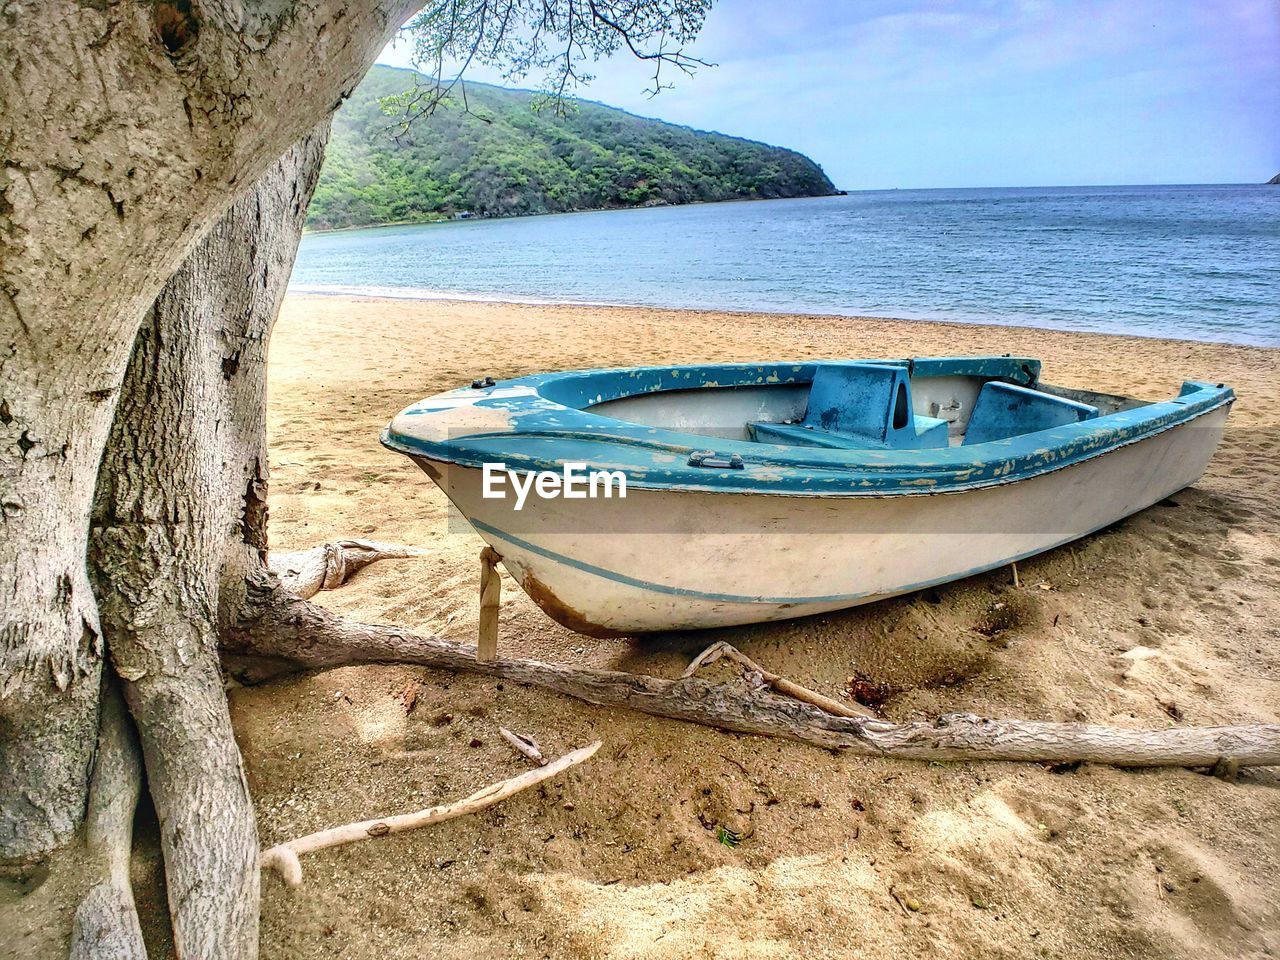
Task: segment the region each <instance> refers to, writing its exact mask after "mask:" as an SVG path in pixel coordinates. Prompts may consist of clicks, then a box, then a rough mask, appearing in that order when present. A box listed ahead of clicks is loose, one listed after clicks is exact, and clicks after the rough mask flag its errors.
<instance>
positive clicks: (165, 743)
mask: <svg viewBox="0 0 1280 960" xmlns="http://www.w3.org/2000/svg"><path fill="white" fill-rule="evenodd" d="M327 136H328V121H327V120H326V121H325V122H324V123H323V124H321V125H320V126H319V127H317V128H316V129H315V130H313V131H312V132H311V133H310V134H308V135H307V136H306V137H304V138H303V139H302V140H301V141H300V142H299V144H298V145H297V146H296V147H295V148H294V149H292V150H291V151H289V153H287V154H286V155H285V156H284V157H283V158H282V159H281V160H280V161H279V162H278V163H277V164H276V165H275V166H274V167H273V168H271V170H269V171H268V173H267V174H266V175H264V176H263V177H262V178H261V179H260V180H259V181H258V182H257V183H256V184H255V185H254V186H253V188H252V189H250V190H249V191H248V193H246V194H245V195H244V196H242V197H241V198H240V199H238V200H237V201H236V202H235V203H234V204H233V205H232V207H231V208H230V210H228V211H227V213H226V214H225V215H224V216H223V217H222V219H221V220H220V221H219V222H218V223H217V224H216V225H215V226H214V227H213V229H212V230H211V231H210V232H209V234H208V235H207V236H206V237H205V238H204V240H202V241H201V243H200V244H199V246H197V247H196V249H195V250H194V251H193V253H192V255H191V256H190V257H189V258H188V259H187V261H186V262H185V263H184V264H183V265H182V267H181V268H180V269H179V270H178V271H177V272H176V273H175V274H174V275H173V277H172V278H171V279H170V280H169V282H168V283H167V284H166V285H165V288H164V290H163V292H162V293H161V295H160V296H159V297H158V298H157V299H156V301H155V304H154V305H153V306H152V308H151V310H150V312H149V313H148V316H147V321H146V323H145V324H144V325H143V328H142V330H141V331H140V332H139V334H138V338H137V342H136V345H135V347H134V352H133V357H132V358H131V360H130V364H129V368H128V372H127V374H126V376H125V380H124V384H123V387H122V391H121V398H120V403H119V406H118V407H117V413H116V420H115V423H114V425H113V427H112V432H111V439H110V443H109V444H108V447H107V452H106V455H105V456H104V458H103V461H102V467H101V473H100V477H99V483H98V497H97V503H96V509H95V524H94V529H93V536H92V542H91V549H90V560H91V568H92V570H93V574H94V581H95V587H96V590H97V593H98V599H99V604H100V611H101V617H102V627H103V632H104V635H105V637H106V641H107V649H108V651H109V653H110V657H111V663H112V665H113V666H114V668H115V672H116V673H117V674H118V675H119V676H120V677H121V680H122V684H123V688H124V694H125V699H126V700H127V702H128V704H129V708H130V711H131V713H132V714H133V717H134V720H135V722H136V724H137V727H138V733H139V738H140V741H141V744H142V751H143V756H144V760H145V764H146V770H147V779H148V785H149V789H150V793H151V798H152V801H153V803H154V805H155V808H156V812H157V814H158V817H159V821H160V838H161V846H162V849H163V853H164V859H165V874H166V879H167V886H168V893H169V904H170V913H171V916H172V920H173V927H174V940H175V943H176V945H177V947H178V953H179V955H181V956H184V957H201V958H213V957H228V958H243V957H252V956H254V955H255V954H256V951H257V937H258V882H259V880H258V877H259V873H258V860H257V858H258V842H257V828H256V822H255V819H254V813H253V806H252V802H251V800H250V797H249V790H248V784H247V782H246V780H245V775H244V770H243V767H242V764H241V759H240V753H239V750H238V749H237V747H236V743H235V739H234V736H233V733H232V729H231V718H230V715H229V713H228V710H227V701H226V696H225V693H224V691H223V684H222V675H221V671H220V666H219V662H218V630H219V612H218V611H219V604H220V592H221V583H222V577H223V566H224V562H225V560H226V559H227V558H228V557H229V558H230V560H231V561H232V563H233V564H238V563H239V562H241V559H242V556H243V555H244V554H245V553H246V552H247V553H249V554H251V555H252V556H253V557H254V558H257V557H258V548H257V545H256V544H252V545H250V544H246V543H245V540H246V537H245V513H246V511H249V512H251V513H255V514H256V513H260V512H263V511H265V492H264V490H263V489H262V484H263V482H264V481H265V472H266V465H265V457H264V453H263V450H262V446H263V418H264V415H265V414H264V411H263V407H264V405H265V404H264V401H265V396H264V392H265V366H266V350H267V341H268V335H269V332H270V329H271V324H272V323H273V322H274V320H275V317H276V314H277V312H278V311H279V307H280V301H281V300H282V299H283V296H284V291H285V286H286V284H287V281H288V277H289V273H290V270H291V268H292V264H293V258H294V254H295V253H296V251H297V245H298V239H299V237H300V235H301V231H302V223H303V219H304V218H305V215H306V208H307V203H308V201H309V200H310V197H311V193H312V190H313V189H314V187H315V181H316V178H317V176H318V174H319V168H320V163H321V160H322V159H323V154H324V144H325V141H326V139H327ZM255 522H256V521H255ZM256 562H257V563H259V564H260V563H261V560H260V559H257V560H256Z"/></svg>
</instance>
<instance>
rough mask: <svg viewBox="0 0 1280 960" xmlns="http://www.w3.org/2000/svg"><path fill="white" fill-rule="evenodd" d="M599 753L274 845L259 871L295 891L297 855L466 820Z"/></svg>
mask: <svg viewBox="0 0 1280 960" xmlns="http://www.w3.org/2000/svg"><path fill="white" fill-rule="evenodd" d="M599 749H600V741H599V740H597V741H595V742H594V743H591V744H588V745H587V746H585V747H580V748H579V749H577V750H574V751H572V752H570V753H566V754H565V755H564V756H563V757H560V758H559V759H558V760H553V761H551V763H548V764H547V765H546V766H544V767H540V768H539V769H537V770H530V771H528V772H526V773H522V774H520V775H519V776H515V777H511V778H510V779H507V780H502V781H499V782H498V783H493V784H490V785H489V786H487V787H485V788H484V789H482V790H477V791H476V792H475V793H473V794H471V796H469V797H465V798H464V799H462V800H458V801H457V802H455V803H448V804H444V805H443V806H439V807H427V808H426V809H425V810H418V811H417V812H415V813H403V814H400V815H399V816H396V817H382V818H380V819H378V820H362V821H360V822H359V823H348V824H346V825H344V826H341V827H331V828H329V829H328V830H320V831H318V832H316V833H309V834H307V835H306V836H305V837H299V838H298V839H296V840H290V841H288V842H287V843H280V844H277V845H276V846H274V847H271V848H270V849H268V850H265V851H263V853H262V858H261V861H260V863H261V865H262V869H263V870H276V871H277V872H278V873H279V874H280V876H281V877H283V878H284V882H285V883H287V884H288V885H289V886H291V887H296V886H298V885H299V884H300V883H302V864H301V863H300V862H299V861H298V855H299V854H302V853H311V852H312V851H314V850H323V849H324V848H325V847H336V846H340V845H342V844H344V843H355V842H356V841H357V840H369V839H371V838H373V837H385V836H388V835H389V834H392V833H402V832H404V831H405V830H416V829H418V828H419V827H425V826H429V825H430V824H433V823H443V822H444V821H445V820H453V819H454V818H455V817H462V816H466V815H467V814H469V813H478V812H479V811H481V810H485V809H487V808H489V807H492V806H493V805H494V804H496V803H501V802H502V801H503V800H505V799H507V797H509V796H511V795H513V794H516V793H519V792H520V791H521V790H527V789H529V788H530V787H533V786H537V785H538V784H539V783H542V782H543V781H544V780H550V779H551V778H552V777H556V776H559V775H560V774H562V773H564V771H566V770H568V769H569V768H570V767H574V766H577V765H578V764H580V763H582V762H584V761H586V760H589V759H591V757H592V756H594V755H595V752H596V751H597V750H599Z"/></svg>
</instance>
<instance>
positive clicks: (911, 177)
mask: <svg viewBox="0 0 1280 960" xmlns="http://www.w3.org/2000/svg"><path fill="white" fill-rule="evenodd" d="M689 52H690V53H693V54H695V55H696V56H699V57H701V58H702V59H704V60H708V61H711V62H713V63H715V64H716V66H715V67H711V68H704V69H701V70H699V71H698V73H697V74H696V75H695V76H693V77H684V76H678V77H675V78H672V79H674V80H675V83H676V86H675V89H673V90H663V91H662V92H661V93H660V94H659V95H658V96H657V97H653V98H650V97H648V96H647V95H646V94H645V92H644V91H645V89H646V87H648V86H649V85H650V78H651V73H652V70H651V67H649V66H648V65H646V64H643V63H640V62H638V61H635V60H634V59H632V58H629V57H628V56H626V55H622V54H620V55H618V56H615V57H613V58H611V59H610V60H608V61H604V62H602V63H599V64H597V65H596V66H595V67H594V68H593V72H594V74H595V78H596V79H595V80H594V81H593V82H592V83H591V84H590V85H589V86H587V87H585V88H582V89H581V90H580V91H579V95H580V96H583V97H585V98H587V99H591V100H599V101H601V102H603V103H607V104H610V105H611V106H616V107H622V108H623V109H626V110H630V111H631V112H633V113H638V114H641V115H643V116H650V117H658V118H660V119H662V120H668V121H671V122H673V123H681V124H687V125H689V126H692V127H697V128H699V129H704V130H718V131H721V132H723V133H728V134H733V135H735V136H742V137H749V138H751V139H753V140H763V141H765V142H768V143H774V144H779V145H782V146H786V147H791V148H793V149H796V150H799V151H801V152H802V153H805V154H807V155H808V156H810V157H812V158H813V159H814V160H816V161H817V162H818V163H820V164H821V165H822V167H823V169H824V170H826V172H827V174H828V176H830V177H831V179H832V180H833V181H834V182H835V184H836V185H837V186H838V187H842V188H844V189H848V190H865V189H884V188H892V187H901V188H920V187H984V186H1066V185H1076V184H1155V183H1249V182H1260V181H1264V180H1267V179H1269V178H1270V177H1272V176H1273V175H1275V174H1277V173H1280V0H1075V2H1065V0H1064V2H1055V0H974V2H968V3H961V2H945V0H916V2H912V0H718V2H717V3H716V4H715V6H714V7H713V8H712V9H711V12H710V13H709V14H708V16H707V21H706V24H705V26H704V28H703V31H702V34H701V35H700V36H699V38H698V40H697V42H696V43H695V44H694V45H693V46H692V48H691V49H690V50H689ZM379 62H381V63H389V64H393V65H396V66H408V65H410V64H409V49H408V47H407V45H406V44H404V43H403V42H401V43H399V44H394V43H393V44H392V45H390V46H388V48H387V49H386V50H384V51H383V54H382V56H381V57H380V58H379ZM466 76H467V78H469V79H473V80H477V81H485V82H496V81H497V80H498V79H499V78H498V77H497V76H496V75H495V74H493V73H492V72H491V71H486V70H483V69H477V70H473V71H470V72H468V73H467V74H466ZM539 79H540V78H538V77H533V78H530V80H529V81H526V82H525V83H524V84H522V85H525V86H533V85H536V82H537V80H539ZM664 79H665V78H664Z"/></svg>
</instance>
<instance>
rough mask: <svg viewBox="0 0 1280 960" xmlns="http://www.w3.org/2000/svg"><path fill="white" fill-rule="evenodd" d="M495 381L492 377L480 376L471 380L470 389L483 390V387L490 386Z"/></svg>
mask: <svg viewBox="0 0 1280 960" xmlns="http://www.w3.org/2000/svg"><path fill="white" fill-rule="evenodd" d="M496 383H497V381H496V380H494V379H493V377H480V378H477V379H475V380H472V381H471V389H472V390H483V389H484V388H485V387H492V386H494V385H495V384H496Z"/></svg>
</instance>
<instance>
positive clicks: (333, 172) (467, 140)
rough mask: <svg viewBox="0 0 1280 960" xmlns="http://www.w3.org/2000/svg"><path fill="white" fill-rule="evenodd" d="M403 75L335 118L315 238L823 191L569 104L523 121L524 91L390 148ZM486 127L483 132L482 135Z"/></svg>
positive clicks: (749, 149)
mask: <svg viewBox="0 0 1280 960" xmlns="http://www.w3.org/2000/svg"><path fill="white" fill-rule="evenodd" d="M413 77H414V74H413V73H412V71H408V70H399V69H395V68H391V67H382V66H377V67H374V68H373V70H371V71H370V72H369V75H368V76H367V77H366V78H365V80H364V82H363V83H361V84H360V86H359V87H357V88H356V91H355V93H354V94H353V95H352V96H351V99H350V100H348V101H347V103H346V104H345V105H344V106H343V107H342V109H341V110H339V111H338V113H337V116H336V117H335V119H334V124H333V134H332V137H331V139H330V141H329V149H328V155H327V156H326V158H325V163H324V168H323V170H322V172H321V174H320V183H319V186H318V187H317V188H316V193H315V198H314V199H313V200H312V202H311V209H310V211H309V214H308V226H310V227H312V228H317V229H324V228H334V227H351V226H362V225H368V224H378V223H395V222H401V221H414V220H431V219H438V218H440V217H442V216H444V217H448V216H452V215H453V214H455V213H462V212H464V211H465V212H469V213H472V214H475V215H478V216H511V215H518V214H530V213H555V212H560V211H566V210H594V209H600V208H606V207H629V206H644V205H649V204H660V203H689V202H692V201H698V200H736V199H749V198H773V197H809V196H825V195H828V194H831V193H834V192H835V188H834V187H833V186H832V184H831V181H830V180H828V179H827V177H826V175H825V174H824V173H823V172H822V168H821V167H819V166H818V165H817V164H816V163H814V162H813V161H812V160H810V159H809V158H808V157H805V156H803V155H802V154H799V153H796V152H795V151H793V150H785V149H783V148H781V147H771V146H768V145H766V144H763V143H756V142H754V141H751V140H741V139H738V138H737V137H728V136H724V135H723V134H719V133H703V132H701V131H698V130H691V129H690V128H688V127H680V126H675V125H674V124H669V123H663V122H661V121H658V120H646V119H644V118H642V117H637V116H633V115H632V114H629V113H626V112H624V111H622V110H616V109H614V108H612V107H606V106H603V105H601V104H597V103H590V102H587V101H575V102H574V103H573V104H571V105H570V108H569V110H568V113H567V115H565V116H556V115H555V112H554V111H552V110H550V109H543V110H540V111H535V110H534V109H532V105H531V104H532V95H531V94H530V93H528V92H527V91H518V90H506V89H503V88H501V87H493V86H488V85H486V84H478V83H469V84H467V87H466V95H467V103H468V106H469V108H470V113H468V112H467V111H464V110H463V109H461V107H460V105H459V103H458V102H455V101H458V94H457V91H455V92H454V95H453V99H452V100H451V101H450V102H447V103H446V104H444V105H443V106H441V107H440V108H439V109H437V110H436V112H435V113H434V114H433V115H432V116H430V117H424V118H422V119H419V120H418V121H416V122H415V123H414V124H413V126H412V127H411V128H410V129H409V132H408V133H407V134H405V135H404V136H402V137H401V138H400V140H399V142H398V143H397V142H396V141H395V140H393V139H392V136H391V129H390V128H391V127H392V121H391V118H389V117H387V116H386V115H384V114H383V112H382V110H381V108H380V106H379V102H378V101H379V98H380V97H385V96H388V95H393V94H397V93H401V92H403V91H405V90H407V89H409V88H411V87H412V85H413ZM486 121H488V122H486Z"/></svg>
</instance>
